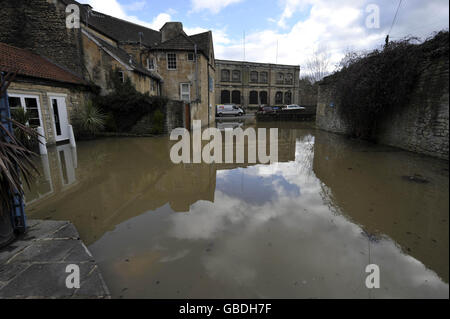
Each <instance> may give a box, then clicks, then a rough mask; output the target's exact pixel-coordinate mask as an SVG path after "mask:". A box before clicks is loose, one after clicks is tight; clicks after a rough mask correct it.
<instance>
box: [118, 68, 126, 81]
mask: <svg viewBox="0 0 450 319" xmlns="http://www.w3.org/2000/svg"><path fill="white" fill-rule="evenodd" d="M117 74H118V76H119V81H120V83H125V73H124V72H123V71H118V72H117Z"/></svg>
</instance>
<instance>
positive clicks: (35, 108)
mask: <svg viewBox="0 0 450 319" xmlns="http://www.w3.org/2000/svg"><path fill="white" fill-rule="evenodd" d="M0 72H17V77H16V79H15V80H14V82H12V83H11V85H10V87H9V89H8V96H9V105H10V108H11V110H14V109H16V108H19V107H21V108H24V109H25V110H26V111H27V113H28V114H29V116H30V117H31V118H30V120H29V125H30V126H32V127H38V126H40V127H42V128H43V129H44V134H45V138H46V140H47V144H56V143H59V142H64V141H67V140H68V139H69V137H70V136H69V134H70V131H69V124H70V117H71V114H72V112H73V111H74V110H75V109H76V108H77V107H78V106H79V105H80V104H82V103H84V102H85V100H86V99H87V97H88V94H89V89H90V87H89V85H88V83H87V82H86V81H84V80H83V79H82V78H80V77H79V76H77V75H76V74H74V73H72V72H70V71H67V70H65V69H63V68H62V67H60V66H58V65H56V64H54V63H52V62H50V61H49V60H47V59H45V58H43V57H41V56H39V55H36V54H34V53H32V52H30V51H28V50H25V49H20V48H16V47H13V46H10V45H7V44H4V43H0Z"/></svg>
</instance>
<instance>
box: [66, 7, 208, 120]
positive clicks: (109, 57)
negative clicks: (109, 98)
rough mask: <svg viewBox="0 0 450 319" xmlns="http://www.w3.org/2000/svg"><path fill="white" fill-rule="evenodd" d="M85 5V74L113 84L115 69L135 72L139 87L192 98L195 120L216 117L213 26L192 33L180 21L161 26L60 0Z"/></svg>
mask: <svg viewBox="0 0 450 319" xmlns="http://www.w3.org/2000/svg"><path fill="white" fill-rule="evenodd" d="M59 2H61V3H64V4H65V5H69V4H77V5H78V6H79V8H80V13H81V15H80V18H81V33H82V37H81V38H82V46H81V47H82V53H83V60H84V63H83V64H84V70H85V78H86V79H89V80H90V81H93V82H94V83H96V84H97V85H99V86H100V87H101V88H102V91H103V92H107V91H108V90H109V89H110V82H111V81H110V79H109V75H110V74H111V73H110V72H111V71H115V72H119V73H120V78H122V79H123V80H125V77H128V78H130V80H131V82H132V83H133V84H134V85H135V87H136V89H137V90H138V91H140V92H142V93H146V92H148V93H149V94H150V95H162V96H165V97H167V98H169V99H170V100H173V101H183V102H186V103H188V104H189V110H187V112H189V113H190V119H191V120H201V121H202V125H204V126H207V125H208V124H209V123H211V122H212V121H214V112H213V111H212V105H213V103H214V100H213V99H214V86H213V85H212V81H213V80H212V79H214V73H215V66H214V61H215V60H214V46H213V41H212V34H211V32H204V33H200V34H196V35H193V36H188V35H187V34H186V33H185V32H184V30H183V25H182V24H181V23H180V22H169V23H166V24H165V25H164V26H163V27H162V28H161V29H160V30H159V31H156V30H152V29H149V28H146V27H144V26H141V25H137V24H134V23H131V22H128V21H125V20H121V19H118V18H115V17H111V16H109V15H106V14H103V13H101V12H97V11H94V10H93V9H92V7H90V6H89V5H80V4H78V3H77V2H76V1H73V0H59Z"/></svg>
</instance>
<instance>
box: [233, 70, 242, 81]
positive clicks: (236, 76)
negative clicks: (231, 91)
mask: <svg viewBox="0 0 450 319" xmlns="http://www.w3.org/2000/svg"><path fill="white" fill-rule="evenodd" d="M233 82H241V71H239V70H234V71H233Z"/></svg>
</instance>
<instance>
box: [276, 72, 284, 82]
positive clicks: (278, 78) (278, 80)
mask: <svg viewBox="0 0 450 319" xmlns="http://www.w3.org/2000/svg"><path fill="white" fill-rule="evenodd" d="M283 83H284V74H283V73H278V74H277V84H283Z"/></svg>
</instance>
